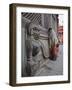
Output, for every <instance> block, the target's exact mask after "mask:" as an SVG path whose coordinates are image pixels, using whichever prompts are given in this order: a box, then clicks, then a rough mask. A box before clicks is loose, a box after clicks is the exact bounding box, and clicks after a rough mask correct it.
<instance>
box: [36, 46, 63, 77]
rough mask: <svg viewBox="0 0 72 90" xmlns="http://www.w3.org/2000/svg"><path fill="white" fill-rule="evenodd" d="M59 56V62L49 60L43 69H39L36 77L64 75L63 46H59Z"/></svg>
mask: <svg viewBox="0 0 72 90" xmlns="http://www.w3.org/2000/svg"><path fill="white" fill-rule="evenodd" d="M59 48H60V51H59V56H58V58H57V60H55V61H52V60H47V61H46V62H44V65H43V67H41V68H39V69H38V71H37V72H36V74H35V76H51V75H62V74H63V45H60V46H59Z"/></svg>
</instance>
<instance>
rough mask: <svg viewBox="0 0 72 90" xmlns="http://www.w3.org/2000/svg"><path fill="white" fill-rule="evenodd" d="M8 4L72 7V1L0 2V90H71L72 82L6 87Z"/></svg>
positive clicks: (15, 0) (34, 0) (13, 0)
mask: <svg viewBox="0 0 72 90" xmlns="http://www.w3.org/2000/svg"><path fill="white" fill-rule="evenodd" d="M10 3H34V4H47V5H57V6H58V5H63V6H64V5H66V6H72V0H62V1H61V0H0V90H41V89H42V90H59V89H60V90H71V89H72V82H71V83H70V84H54V85H43V86H28V87H24V86H23V87H11V86H9V85H8V83H9V4H10ZM71 11H72V7H71ZM71 22H72V12H71ZM71 29H72V26H71ZM71 33H72V31H71ZM71 38H72V36H71ZM71 44H72V42H71ZM71 59H72V58H71ZM71 68H72V61H71ZM71 75H72V72H71ZM71 81H72V78H71Z"/></svg>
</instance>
